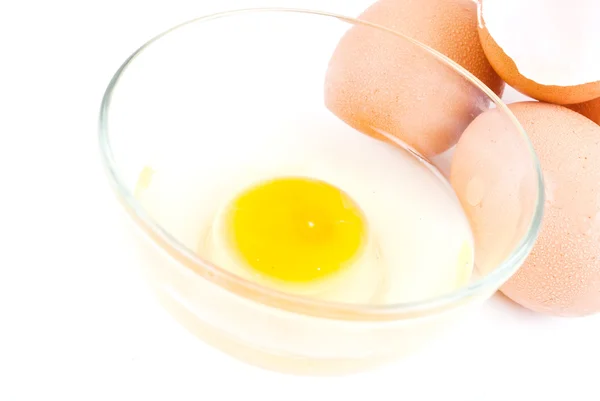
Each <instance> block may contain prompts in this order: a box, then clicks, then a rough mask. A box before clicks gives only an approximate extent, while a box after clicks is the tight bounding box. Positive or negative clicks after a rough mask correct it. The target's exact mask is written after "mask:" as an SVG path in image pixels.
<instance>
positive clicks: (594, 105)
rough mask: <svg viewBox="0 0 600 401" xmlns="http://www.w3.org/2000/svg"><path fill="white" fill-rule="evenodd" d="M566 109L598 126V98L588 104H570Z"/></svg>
mask: <svg viewBox="0 0 600 401" xmlns="http://www.w3.org/2000/svg"><path fill="white" fill-rule="evenodd" d="M567 107H568V108H570V109H571V110H574V111H576V112H578V113H579V114H583V115H584V116H586V117H587V118H589V119H590V120H592V121H593V122H595V123H596V124H598V125H600V97H599V98H597V99H594V100H590V101H589V102H584V103H577V104H570V105H568V106H567Z"/></svg>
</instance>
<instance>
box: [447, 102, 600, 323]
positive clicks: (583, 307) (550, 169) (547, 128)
mask: <svg viewBox="0 0 600 401" xmlns="http://www.w3.org/2000/svg"><path fill="white" fill-rule="evenodd" d="M509 108H510V109H511V111H512V112H513V113H514V114H515V116H516V117H517V119H518V120H519V121H520V123H521V124H522V125H523V127H524V128H525V131H526V132H527V133H528V135H529V137H530V139H531V142H532V143H533V146H534V148H535V150H536V153H537V154H538V157H539V159H540V163H541V166H542V170H543V173H544V181H545V186H546V199H547V200H546V204H545V210H544V219H543V223H542V227H541V232H540V236H539V238H538V241H537V242H536V245H535V246H534V248H533V250H532V252H531V254H530V255H529V257H528V258H527V260H526V261H525V263H524V264H523V266H522V267H521V268H520V269H519V270H518V271H517V273H516V274H515V275H514V276H513V277H512V278H511V279H510V280H509V281H508V282H507V283H506V284H505V285H504V286H502V288H501V290H502V292H503V293H504V294H505V295H507V296H508V297H509V298H511V299H512V300H514V301H515V302H517V303H519V304H521V305H523V306H524V307H526V308H529V309H531V310H534V311H537V312H541V313H545V314H551V315H558V316H582V315H589V314H592V313H596V312H600V186H599V184H600V126H598V125H596V124H594V123H593V122H592V121H591V120H589V119H587V118H585V117H583V116H581V115H579V114H577V113H575V112H573V111H571V110H569V109H567V108H565V107H562V106H557V105H550V104H545V103H538V102H521V103H514V104H511V105H510V106H509ZM498 115H499V113H498V112H497V111H496V110H491V111H489V112H487V113H485V114H483V115H481V116H479V117H478V119H477V120H476V121H474V122H473V124H471V126H469V128H467V131H466V132H465V134H464V135H463V136H462V137H461V140H460V141H459V143H458V145H457V153H456V155H455V158H454V160H453V165H452V176H451V180H452V185H453V186H454V188H455V190H456V191H457V194H458V195H459V197H460V198H461V201H462V203H463V207H465V210H466V212H467V214H468V217H469V219H470V220H471V224H472V225H473V226H474V227H475V228H476V229H477V231H476V253H477V251H480V252H482V253H485V252H487V251H488V249H486V246H487V247H489V249H493V248H492V247H493V246H494V245H493V244H492V241H493V238H494V236H495V233H497V234H498V238H499V239H500V245H504V244H506V241H504V242H503V240H502V239H503V238H505V237H506V230H509V231H513V232H515V230H514V229H512V230H510V229H509V226H508V225H507V224H504V223H503V222H502V221H501V218H502V216H503V215H505V216H508V218H509V220H510V219H512V220H513V221H514V218H511V217H510V216H514V215H517V214H523V213H522V212H519V213H518V212H517V211H516V209H517V208H516V206H515V205H518V204H523V202H524V200H526V199H527V198H528V196H529V194H530V193H531V192H530V191H528V190H523V189H522V190H521V191H520V192H519V191H517V190H516V188H517V187H520V186H521V185H522V184H523V183H524V184H526V185H530V182H524V181H522V179H521V178H520V177H522V176H523V171H522V170H523V169H526V170H530V167H529V166H528V165H527V163H526V162H525V161H523V160H521V159H520V158H519V157H516V156H514V155H513V154H512V153H511V152H510V150H511V143H512V144H514V145H513V147H512V149H517V148H521V147H522V146H521V145H522V144H520V143H519V138H518V136H516V135H514V134H512V135H509V132H508V131H506V130H504V129H503V126H502V125H499V124H498V122H499V116H498ZM496 142H502V143H504V146H503V147H504V149H503V150H502V149H500V148H498V151H503V152H504V153H502V154H500V155H499V156H501V157H503V158H505V159H506V164H505V166H504V169H505V172H504V173H502V172H499V171H498V170H497V169H499V168H501V166H499V165H496V164H494V163H496V162H498V161H499V160H500V157H499V158H497V159H496V160H494V161H487V160H485V159H484V158H482V157H480V156H474V158H475V159H476V161H479V164H478V165H476V164H474V163H475V162H474V161H473V160H472V159H470V154H467V153H465V152H467V151H468V152H474V153H472V154H475V155H477V154H478V153H480V152H484V153H485V148H486V146H489V145H490V144H493V143H496ZM473 168H477V169H479V171H480V172H479V173H478V175H479V176H480V177H481V179H482V180H485V181H486V185H487V186H488V188H489V191H490V194H489V195H484V196H483V201H482V202H480V203H479V204H478V205H477V206H472V205H471V203H470V202H469V198H470V197H472V194H470V193H469V188H468V185H465V182H467V183H468V182H470V181H472V180H473V178H472V177H470V175H472V174H473V172H472V171H471V170H472V169H473ZM498 178H499V179H498ZM519 181H520V182H521V184H517V182H519ZM505 192H508V193H510V196H507V195H505V194H504V193H505ZM521 194H524V195H525V196H524V197H521V198H518V199H517V198H515V197H517V196H521ZM496 196H499V197H500V198H502V199H503V200H504V201H507V205H505V206H498V203H499V202H498V201H494V198H495V197H496ZM488 199H489V200H490V202H487V200H488ZM511 199H512V202H511V201H510V200H511ZM512 208H515V210H512ZM530 216H531V214H530V213H526V215H525V217H530ZM525 220H528V219H527V218H526V219H525ZM510 224H513V223H512V222H511V223H510ZM482 230H483V233H482ZM478 237H479V238H478ZM478 241H479V242H480V243H482V244H483V247H482V248H479V246H478Z"/></svg>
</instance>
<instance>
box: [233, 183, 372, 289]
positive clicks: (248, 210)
mask: <svg viewBox="0 0 600 401" xmlns="http://www.w3.org/2000/svg"><path fill="white" fill-rule="evenodd" d="M227 228H228V231H229V238H230V241H231V242H232V244H231V245H232V247H233V248H234V249H235V250H236V251H237V252H238V254H239V256H240V257H241V258H242V259H243V260H244V262H245V263H246V264H247V265H249V266H251V267H252V268H253V269H255V270H256V271H258V272H259V273H261V274H263V275H265V276H268V277H271V278H275V279H279V280H284V281H288V282H309V281H312V280H316V279H320V278H324V277H327V276H329V275H331V274H333V273H336V272H338V271H340V270H341V269H343V268H344V267H346V266H349V265H350V264H351V262H352V261H353V259H355V258H356V257H357V256H358V254H359V253H360V251H361V249H362V247H363V245H364V244H363V243H364V242H365V238H366V224H365V219H364V217H363V214H362V211H361V210H360V208H359V207H358V206H357V205H356V204H355V203H354V201H353V200H352V199H351V198H350V197H349V196H348V195H347V194H345V193H344V192H342V191H341V190H339V189H338V188H336V187H334V186H332V185H330V184H327V183H325V182H323V181H319V180H314V179H307V178H278V179H274V180H271V181H268V182H265V183H262V184H260V185H258V186H255V187H253V188H250V189H249V190H246V191H245V192H243V193H242V194H241V195H239V196H238V197H237V198H236V199H235V200H234V201H233V203H232V204H231V208H230V209H229V213H228V220H227Z"/></svg>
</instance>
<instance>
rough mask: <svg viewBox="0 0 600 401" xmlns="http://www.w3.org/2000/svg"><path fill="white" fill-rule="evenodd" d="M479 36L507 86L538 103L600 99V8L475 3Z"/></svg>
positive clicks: (584, 3)
mask: <svg viewBox="0 0 600 401" xmlns="http://www.w3.org/2000/svg"><path fill="white" fill-rule="evenodd" d="M479 1H480V2H481V7H480V9H479V12H480V15H479V17H480V21H479V34H480V38H481V44H482V46H483V49H484V51H485V54H486V56H487V58H488V60H489V61H490V63H491V65H492V66H493V67H494V69H495V70H496V71H497V72H498V74H499V75H500V76H501V77H502V79H504V80H505V81H506V82H507V83H508V84H509V85H511V86H512V87H514V88H515V89H517V90H519V91H520V92H522V93H524V94H526V95H528V96H530V97H532V98H534V99H538V100H541V101H545V102H550V103H556V104H573V103H580V102H586V101H588V100H591V99H595V98H597V97H600V45H598V37H600V21H599V19H600V2H599V1H597V0H572V1H564V0H527V1H523V0H479Z"/></svg>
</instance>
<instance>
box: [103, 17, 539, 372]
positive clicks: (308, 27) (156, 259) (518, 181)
mask: <svg viewBox="0 0 600 401" xmlns="http://www.w3.org/2000/svg"><path fill="white" fill-rule="evenodd" d="M358 28H359V29H361V30H364V32H366V33H367V34H369V35H373V37H376V38H379V39H380V40H379V41H378V43H379V44H381V46H392V47H393V49H392V48H391V49H390V51H394V49H396V46H401V47H402V48H403V49H405V50H406V49H409V50H410V52H412V53H411V54H412V55H413V56H414V57H416V58H418V59H419V60H427V62H428V63H430V64H429V65H435V66H436V67H435V68H429V69H424V70H422V71H420V72H419V74H421V77H420V78H419V79H420V80H425V81H430V82H440V76H444V77H446V78H448V77H451V80H452V82H453V83H452V85H455V87H454V88H450V89H452V90H455V91H457V92H456V93H457V94H456V96H461V95H460V93H461V91H462V93H468V94H469V96H474V97H476V98H477V99H478V100H477V102H475V103H474V104H475V106H474V108H473V109H472V110H470V116H469V121H470V120H472V119H473V118H475V117H476V116H477V115H478V114H480V113H481V112H484V111H485V110H487V109H489V108H495V109H496V110H497V114H498V116H499V117H498V118H499V121H500V123H501V124H503V125H504V131H505V133H504V136H503V138H504V139H503V140H499V141H490V142H489V143H487V144H486V145H485V149H480V151H481V152H485V155H486V166H487V167H486V168H488V169H491V174H490V175H489V177H493V180H499V181H502V180H504V181H505V182H506V181H508V182H510V184H511V188H512V187H515V188H518V191H517V194H518V196H516V197H515V195H514V192H512V191H508V192H506V193H500V194H498V193H494V195H493V196H494V199H492V200H491V202H489V203H488V205H498V207H497V211H495V213H494V218H493V219H489V221H486V222H485V224H482V225H481V224H480V225H479V226H477V227H474V226H473V230H472V231H473V235H474V255H475V257H474V258H475V263H474V264H475V268H474V271H475V273H474V275H473V278H472V279H471V281H470V282H469V283H468V284H467V285H465V286H464V287H462V288H460V289H458V290H454V291H452V292H450V293H446V294H443V295H440V296H436V297H433V298H430V299H421V300H417V301H410V302H395V303H384V304H370V303H366V302H365V303H350V302H337V301H330V300H322V299H315V298H311V297H308V296H305V295H303V294H297V293H290V292H286V291H278V290H276V289H274V288H272V287H269V286H265V285H261V284H258V283H256V282H253V281H252V280H248V279H247V278H244V277H242V276H240V275H236V274H232V273H231V272H230V271H228V270H225V269H222V268H220V267H219V266H217V265H215V264H213V263H211V262H210V261H209V260H207V259H206V258H204V257H203V255H202V254H200V253H199V252H197V250H196V244H197V241H198V240H199V239H198V233H195V232H194V230H195V228H194V225H193V224H191V223H190V222H192V221H194V219H196V218H198V216H199V215H201V214H202V213H208V211H210V210H214V207H215V205H213V204H211V202H212V197H210V196H209V197H204V198H201V199H202V200H201V201H199V203H198V204H197V207H196V208H195V209H194V212H193V213H192V214H193V215H190V214H189V213H188V212H186V211H185V210H184V208H179V207H177V206H165V205H169V204H168V203H163V204H162V206H158V207H154V208H152V207H149V206H148V204H147V203H144V201H143V194H144V191H146V190H148V188H149V187H151V186H152V185H154V184H153V180H162V184H161V186H160V189H159V190H156V191H155V192H156V193H155V195H154V196H155V198H156V199H158V198H161V199H162V198H164V197H168V196H169V195H170V193H171V192H170V191H171V190H173V188H179V189H178V190H179V191H180V192H179V193H178V195H177V197H180V198H182V197H183V198H185V197H186V196H187V195H186V193H185V191H184V192H181V188H182V185H184V184H185V182H192V181H191V180H190V178H189V177H187V178H186V177H184V176H186V174H187V172H188V171H192V170H193V171H194V174H196V175H195V176H194V179H193V183H194V184H193V185H196V186H198V187H199V188H200V187H206V188H209V186H208V183H209V182H210V183H211V184H210V185H212V186H211V187H210V189H207V190H209V191H214V194H215V196H214V197H215V198H218V196H217V195H216V194H217V192H218V191H220V190H222V189H223V188H222V187H223V185H221V186H219V185H220V184H221V183H223V182H225V181H227V179H229V178H232V177H233V178H235V177H237V176H242V175H243V174H245V173H246V172H247V171H250V170H252V169H253V168H254V167H255V165H254V164H253V163H258V161H257V160H260V157H258V158H257V157H255V156H256V155H260V154H261V153H260V152H261V151H263V152H264V151H268V152H271V154H275V153H277V155H278V157H277V158H276V159H277V160H278V163H283V162H284V161H285V160H286V159H287V158H288V155H287V154H286V152H287V151H289V152H290V155H291V154H292V153H293V150H294V149H293V147H292V148H289V147H288V148H277V146H278V145H276V144H275V142H277V141H278V139H277V138H285V139H286V140H288V141H287V142H286V143H288V145H289V143H294V141H296V143H297V144H298V146H305V147H306V148H305V150H304V151H303V152H304V155H303V156H302V155H301V157H298V155H297V154H296V155H295V156H294V157H292V156H289V157H290V158H291V159H293V160H294V162H297V163H299V164H303V163H306V164H310V163H311V161H312V160H313V153H312V152H321V153H319V155H320V156H314V158H317V157H323V153H322V152H323V146H321V145H319V144H320V143H327V145H326V146H325V145H324V148H326V150H327V151H328V152H330V153H331V155H332V156H333V155H343V154H345V153H346V152H349V151H350V150H349V146H350V145H348V149H346V148H345V147H344V146H337V145H339V144H340V142H336V143H335V144H333V145H332V143H331V141H329V142H328V138H329V137H330V136H331V135H333V134H332V132H333V131H335V129H332V127H334V126H335V127H338V126H339V125H340V124H344V123H343V122H342V121H341V120H340V119H339V118H337V117H336V116H335V115H334V114H332V113H331V112H330V111H329V109H328V108H327V106H326V101H325V90H324V82H325V77H326V74H327V71H328V66H329V62H330V59H331V57H332V54H333V52H334V50H335V49H336V46H337V45H338V43H339V42H340V39H341V38H342V37H343V36H344V35H345V34H346V32H347V31H349V30H350V29H358ZM399 72H400V70H399ZM404 73H405V74H406V72H404ZM376 82H379V83H381V82H383V84H382V86H381V87H378V88H377V89H376V90H381V91H385V90H389V88H387V87H386V85H385V80H380V81H376ZM449 85H450V84H449ZM447 89H448V88H445V87H444V84H443V83H442V84H441V85H436V86H435V87H431V86H429V87H425V88H424V89H423V94H427V95H431V91H435V90H447ZM427 91H429V92H427ZM450 104H452V102H450ZM430 112H431V116H435V113H436V112H438V110H435V109H433V110H431V111H430ZM455 123H456V122H455V121H448V124H455ZM423 124H427V122H423ZM461 124H462V123H461ZM463 125H464V124H463ZM370 128H372V129H373V130H374V131H376V132H379V133H380V134H383V135H382V136H381V138H383V139H384V141H386V142H387V144H386V145H385V146H390V147H394V148H397V149H400V150H401V151H402V152H410V153H411V155H413V157H415V158H416V159H418V160H420V162H422V163H426V164H430V165H431V166H434V167H435V168H437V169H439V172H440V174H443V175H446V176H448V174H449V166H450V165H451V164H452V163H453V162H454V161H455V160H454V153H453V150H452V148H451V149H450V150H449V151H447V152H444V153H442V154H437V155H428V154H425V153H423V154H421V153H419V152H417V151H416V150H415V149H412V148H410V147H408V146H407V145H405V144H404V143H403V142H402V141H400V140H398V139H397V138H395V137H393V136H390V135H386V132H385V129H384V128H382V127H377V126H374V127H370ZM463 128H464V127H463ZM461 129H462V128H461ZM264 132H276V133H277V135H271V136H268V135H267V136H265V135H262V133H264ZM356 132H357V134H356V135H361V136H363V137H365V138H367V137H368V135H364V134H362V133H358V131H356ZM261 135H262V136H261ZM264 137H269V139H268V140H262V139H260V138H264ZM257 138H258V139H257ZM348 138H350V137H348ZM381 138H380V139H381ZM456 139H458V138H456ZM373 140H374V141H378V143H383V141H379V140H378V139H377V140H376V139H373ZM504 140H505V141H506V142H504ZM283 142H285V141H283ZM342 142H343V141H342ZM306 143H311V145H306ZM348 143H350V142H348ZM336 144H337V145H336ZM508 144H510V149H512V153H510V154H509V156H508V158H507V155H506V152H505V151H504V150H505V149H506V146H508ZM342 145H343V143H342ZM311 146H312V148H311ZM100 149H101V154H102V159H103V162H104V165H105V167H106V171H107V173H108V178H109V180H110V183H111V184H112V188H113V189H114V192H115V194H116V197H117V198H118V200H119V201H120V204H121V205H122V207H123V210H124V211H125V212H126V216H127V217H128V218H127V219H125V220H126V221H128V222H130V223H133V224H127V226H128V227H130V228H132V236H133V238H135V239H136V241H137V244H139V245H138V246H137V250H138V251H139V255H140V260H141V261H142V266H143V271H144V273H145V276H146V277H147V278H148V282H149V283H150V285H151V286H152V288H153V289H154V290H155V291H156V293H157V295H158V297H159V299H160V300H161V301H162V303H163V304H164V305H165V307H166V308H167V309H168V310H169V311H170V312H171V313H172V314H173V316H175V317H176V319H177V320H178V321H179V322H180V323H182V324H183V325H184V326H185V327H187V328H188V329H189V330H190V331H192V332H193V333H195V334H196V335H197V336H199V337H200V338H202V339H203V340H204V341H206V342H208V343H210V344H212V345H214V346H215V347H217V348H219V349H221V350H223V351H225V352H227V353H229V354H231V355H233V356H235V357H237V358H239V359H241V360H244V361H246V362H249V363H251V364H254V365H258V366H261V367H264V368H267V369H272V370H277V371H282V372H290V373H295V374H309V375H321V374H343V373H348V372H356V371H360V370H364V369H367V368H371V367H373V366H377V365H380V364H382V363H386V362H388V361H392V360H395V359H398V358H400V357H402V356H404V355H407V354H410V353H412V352H414V351H416V350H418V349H420V348H421V347H423V346H424V345H426V344H428V343H429V342H430V341H431V340H432V339H433V338H435V337H436V336H438V335H439V334H441V333H443V332H444V331H445V330H446V329H447V328H448V327H449V326H450V325H452V324H453V323H455V322H457V321H458V319H459V318H461V317H463V316H465V314H466V313H467V312H469V311H471V310H472V309H473V308H475V307H477V306H479V305H481V304H482V302H483V301H485V300H486V299H488V298H489V297H490V296H491V295H492V294H493V293H494V292H495V291H496V290H497V289H498V288H499V287H500V286H501V285H502V284H503V283H504V282H505V281H506V280H507V279H508V278H509V277H510V276H511V275H512V274H513V273H514V272H515V271H516V270H517V269H518V268H519V266H520V265H521V263H522V262H523V261H524V259H525V258H526V257H527V255H528V253H529V251H530V250H531V248H532V246H533V243H534V241H535V239H536V236H537V233H538V230H539V227H540V220H541V215H542V205H543V199H542V198H543V184H542V179H541V173H540V169H539V165H538V161H537V158H536V156H535V153H534V152H533V150H532V147H531V145H530V143H529V141H528V139H527V136H526V135H525V133H524V132H523V130H522V128H521V126H520V125H519V123H518V122H517V120H516V119H515V117H514V116H513V115H512V114H511V112H510V111H509V109H508V108H507V107H506V106H505V105H504V104H503V103H502V101H501V100H500V99H499V98H498V97H497V96H496V95H495V94H494V93H493V92H492V91H491V90H490V89H489V88H487V87H486V86H485V85H483V84H482V83H481V82H480V81H479V80H478V79H477V78H475V77H474V76H473V75H472V74H470V73H469V72H468V71H466V70H465V69H463V68H462V67H460V66H459V65H458V64H456V63H454V62H453V61H451V60H450V59H448V58H446V57H445V56H443V55H442V54H440V53H438V52H436V51H434V50H432V49H431V48H428V47H427V46H425V45H423V44H421V43H419V42H417V41H415V40H413V39H411V38H408V37H405V36H403V35H402V34H400V33H395V32H393V31H390V30H388V29H386V28H384V27H381V26H377V25H375V24H371V23H368V22H363V21H359V20H356V19H352V18H347V17H344V16H339V15H332V14H327V13H323V12H316V11H308V10H291V9H246V10H236V11H229V12H223V13H219V14H214V15H210V16H205V17H202V18H198V19H194V20H192V21H189V22H186V23H183V24H181V25H178V26H176V27H174V28H173V29H170V30H169V31H167V32H164V33H162V34H160V35H158V36H156V37H155V38H153V39H151V40H150V41H149V42H147V43H146V44H144V45H143V46H142V47H140V48H139V49H138V50H137V51H136V52H135V53H134V54H133V55H131V57H129V58H128V59H127V60H126V61H125V63H124V64H123V65H122V66H121V67H120V68H119V70H118V71H117V73H116V74H115V75H114V77H113V79H112V81H111V82H110V85H109V86H108V89H107V90H106V93H105V96H104V99H103V102H102V107H101V114H100ZM285 149H287V151H286V150H285ZM257 152H258V153H257ZM315 154H316V153H315ZM357 157H358V156H357ZM462 157H465V156H464V154H463V156H462ZM357 160H358V161H357V163H358V165H357V166H356V169H355V170H352V169H349V170H352V171H349V172H348V171H346V170H348V169H347V166H346V167H339V166H338V167H339V168H338V171H340V172H342V173H349V174H354V173H356V172H357V171H359V170H360V169H363V168H365V164H364V161H362V162H361V161H360V160H359V159H357ZM511 160H519V161H520V163H519V165H520V166H521V167H520V168H521V169H522V170H521V172H520V174H518V175H516V176H515V175H509V173H508V172H509V171H510V170H511V167H510V161H511ZM373 162H374V163H375V164H376V163H384V161H373ZM360 163H363V164H362V165H361V164H360ZM507 163H509V164H508V165H507ZM267 164H268V163H267ZM466 165H467V169H468V171H467V176H468V177H467V178H468V180H469V182H470V183H473V185H475V184H477V185H475V186H477V188H475V189H473V188H471V189H470V190H469V191H467V192H468V193H466V194H461V193H457V197H458V199H459V200H460V203H461V204H462V205H463V206H465V207H475V206H477V204H479V203H481V201H482V199H484V202H486V201H487V200H486V198H485V194H486V190H485V188H486V187H487V188H490V187H493V186H494V185H495V182H480V181H478V173H479V170H480V169H481V168H482V166H480V165H477V163H475V164H473V163H470V164H469V163H467V164H466ZM274 166H275V165H274ZM262 167H264V166H262ZM267 167H269V166H267ZM276 167H277V166H275V167H273V166H271V167H269V168H276ZM165 171H166V172H169V174H164V172H165ZM157 172H158V173H160V174H162V175H160V174H159V176H160V177H162V178H156V175H157ZM390 174H393V171H392V172H390ZM165 177H168V178H165ZM185 180H188V181H185ZM184 181H185V182H184ZM182 182H184V184H182ZM473 191H475V192H477V194H476V195H477V196H478V200H477V202H473V199H472V198H473ZM192 193H193V191H192V189H190V192H189V196H190V197H191V198H193V195H192ZM503 197H505V198H503ZM199 199H200V198H199ZM159 203H160V202H159ZM506 204H512V205H516V207H517V209H518V213H517V214H516V215H515V213H514V210H513V211H511V210H510V208H506V207H503V206H502V205H506ZM173 205H175V204H173ZM467 214H468V213H467ZM472 225H473V224H472Z"/></svg>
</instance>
